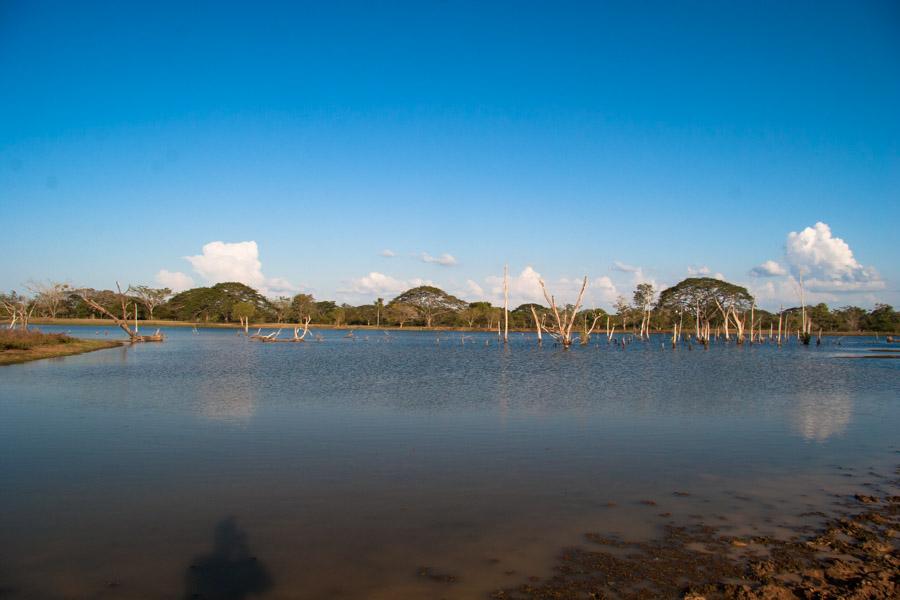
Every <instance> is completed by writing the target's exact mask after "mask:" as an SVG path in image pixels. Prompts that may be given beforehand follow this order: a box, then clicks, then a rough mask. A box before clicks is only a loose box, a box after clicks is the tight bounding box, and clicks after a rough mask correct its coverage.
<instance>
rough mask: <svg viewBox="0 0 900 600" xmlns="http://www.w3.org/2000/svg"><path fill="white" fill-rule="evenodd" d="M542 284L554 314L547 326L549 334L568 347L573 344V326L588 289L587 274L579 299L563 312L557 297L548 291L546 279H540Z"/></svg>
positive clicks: (545, 296)
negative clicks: (560, 309) (557, 303)
mask: <svg viewBox="0 0 900 600" xmlns="http://www.w3.org/2000/svg"><path fill="white" fill-rule="evenodd" d="M538 281H539V282H540V284H541V290H542V291H543V292H544V298H545V299H546V300H547V303H548V304H549V305H550V311H551V312H552V314H553V321H555V323H554V322H553V321H551V323H550V326H549V327H547V328H546V329H547V334H548V335H550V337H552V338H553V339H555V340H556V341H557V342H559V343H560V344H562V345H563V347H564V348H568V347H569V346H571V345H572V327H573V326H574V325H575V317H576V316H577V315H578V309H579V307H581V300H582V298H584V291H585V290H586V289H587V283H588V278H587V276H586V275H585V277H584V282H583V283H582V284H581V291H580V292H578V300H576V301H575V305H574V306H573V307H572V309H571V310H570V309H569V308H565V309H563V311H562V314H560V312H559V308H557V306H556V298H555V297H554V296H551V295H550V293H549V292H547V286H546V285H544V280H543V279H539V280H538Z"/></svg>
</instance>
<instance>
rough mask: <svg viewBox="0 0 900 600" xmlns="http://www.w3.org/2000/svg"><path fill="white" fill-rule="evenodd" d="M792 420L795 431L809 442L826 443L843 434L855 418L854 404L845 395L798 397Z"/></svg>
mask: <svg viewBox="0 0 900 600" xmlns="http://www.w3.org/2000/svg"><path fill="white" fill-rule="evenodd" d="M792 412H793V414H792V416H791V419H792V421H793V425H794V429H795V430H796V431H797V433H799V434H800V435H801V436H803V437H804V438H805V439H807V440H815V441H817V442H824V441H825V440H827V439H828V438H830V437H831V436H833V435H837V434H840V433H843V432H844V430H845V429H847V425H849V424H850V418H851V417H852V416H853V402H852V401H851V400H850V398H849V397H848V396H846V395H843V394H821V395H806V394H804V395H802V396H798V397H797V399H796V402H795V403H794V409H793V411H792Z"/></svg>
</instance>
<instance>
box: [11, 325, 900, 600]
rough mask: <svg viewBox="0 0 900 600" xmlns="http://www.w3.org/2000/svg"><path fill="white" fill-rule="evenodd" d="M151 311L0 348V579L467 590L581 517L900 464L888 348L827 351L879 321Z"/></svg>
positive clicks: (541, 554) (857, 344)
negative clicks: (504, 334) (128, 338)
mask: <svg viewBox="0 0 900 600" xmlns="http://www.w3.org/2000/svg"><path fill="white" fill-rule="evenodd" d="M44 329H45V330H52V329H54V328H50V327H46V328H44ZM56 329H69V330H72V333H73V334H75V335H79V336H83V337H91V336H101V337H104V336H105V335H109V336H110V337H117V336H118V335H119V334H118V333H116V330H114V329H98V328H96V327H91V328H76V327H72V328H56ZM166 333H167V334H168V336H169V337H168V339H167V341H166V342H165V343H164V344H147V345H140V346H136V347H131V348H118V349H112V350H104V351H100V352H95V353H91V354H85V355H80V356H73V357H67V358H63V359H55V360H44V361H39V362H34V363H28V364H24V365H15V366H9V367H3V368H2V369H0V597H7V596H8V597H10V598H50V599H53V598H173V597H176V598H177V597H191V595H192V594H194V593H200V594H205V595H204V596H203V597H217V596H216V593H217V590H221V589H223V588H229V589H231V590H232V591H235V593H234V594H232V595H228V596H223V597H228V598H243V597H252V596H253V595H254V594H262V595H264V596H265V597H267V598H432V597H445V598H471V597H484V595H485V594H486V593H487V592H488V591H490V590H492V589H496V588H498V587H501V586H511V585H514V584H517V583H520V582H522V581H524V580H525V578H526V577H527V576H529V575H538V576H543V575H546V574H548V573H549V572H550V569H551V567H552V564H553V559H554V557H555V556H556V555H557V554H558V552H559V549H560V548H562V547H564V546H567V545H573V544H578V543H580V541H581V537H582V535H583V533H585V532H587V531H600V532H607V533H620V534H623V535H627V536H629V537H645V536H651V535H654V534H655V533H656V532H657V530H658V527H659V525H660V524H661V523H663V522H665V521H666V519H664V518H662V517H660V516H659V513H662V512H671V513H672V517H671V518H672V519H673V520H676V521H677V520H679V519H688V518H690V517H689V516H688V515H692V514H698V513H699V514H703V515H705V516H706V517H708V518H710V519H715V520H717V521H718V522H720V523H721V524H723V526H726V527H728V528H731V529H733V530H734V531H736V532H740V531H745V532H746V531H759V530H760V529H761V528H763V529H767V530H771V531H772V532H774V533H777V532H778V529H779V527H781V526H783V525H790V524H791V523H793V522H795V521H796V519H797V515H798V514H799V513H801V512H804V511H808V510H811V509H812V510H827V509H828V508H830V507H832V506H833V505H834V503H835V501H836V500H837V498H836V497H835V494H842V493H848V492H850V491H858V490H859V489H860V487H861V486H865V485H872V484H878V483H879V482H880V481H884V478H885V477H886V476H891V475H892V473H893V470H894V468H895V466H896V463H897V462H900V461H898V458H900V455H898V454H897V452H898V444H900V434H898V424H900V404H898V390H900V360H858V359H849V358H842V356H846V355H852V354H864V353H865V352H866V350H865V349H866V348H869V347H872V346H873V345H874V340H872V339H866V338H844V339H843V340H841V346H837V345H836V341H835V340H830V341H829V343H827V344H824V345H823V346H820V347H800V346H797V345H796V342H794V343H792V344H791V345H790V346H788V347H785V348H782V349H777V348H775V347H772V346H768V345H754V346H745V347H743V348H736V347H734V346H728V347H725V346H723V345H715V344H714V345H713V346H712V347H711V348H710V349H709V350H708V351H704V350H702V349H697V348H694V349H693V350H692V351H690V350H688V348H687V347H681V348H679V349H677V350H675V351H673V350H672V349H670V348H668V347H665V348H663V347H662V346H661V344H662V341H663V338H662V337H660V338H654V340H653V341H651V342H649V343H635V344H632V345H630V346H628V347H627V349H625V350H622V349H620V348H617V347H613V346H609V345H607V344H606V340H605V337H603V336H599V337H595V338H594V342H593V343H592V344H591V345H590V346H588V347H576V348H574V349H573V350H571V351H568V352H564V351H561V350H560V349H558V348H555V347H553V346H552V345H550V344H545V345H544V347H543V348H538V347H536V345H535V343H534V340H533V336H531V335H527V336H526V335H519V334H514V336H513V340H512V343H511V344H510V345H509V347H507V348H503V347H500V346H498V344H497V342H496V337H495V336H493V335H481V334H476V335H471V334H467V335H466V336H465V337H463V336H462V335H461V334H459V333H452V334H449V333H441V334H435V333H433V332H428V333H426V332H402V333H394V334H393V335H391V336H390V337H388V336H385V335H384V334H382V333H381V332H357V334H356V338H355V339H348V338H345V337H343V333H344V332H328V331H326V332H322V333H323V335H324V336H325V341H324V342H323V343H316V342H310V343H304V344H260V343H254V342H250V341H247V340H246V339H243V338H241V337H239V336H237V335H236V334H235V333H234V331H227V330H201V331H200V333H199V334H194V333H192V332H191V330H190V329H171V330H167V331H166ZM438 337H439V341H438ZM673 491H684V492H689V493H690V496H674V495H673ZM642 500H653V501H655V502H656V503H657V506H649V505H648V504H645V503H642V502H641V501H642ZM422 567H429V568H430V569H431V571H429V572H430V573H438V574H450V575H454V576H455V577H456V578H457V579H458V581H457V582H455V583H445V582H440V581H433V580H432V579H430V578H428V577H422V576H421V575H418V574H417V571H419V570H420V568H422Z"/></svg>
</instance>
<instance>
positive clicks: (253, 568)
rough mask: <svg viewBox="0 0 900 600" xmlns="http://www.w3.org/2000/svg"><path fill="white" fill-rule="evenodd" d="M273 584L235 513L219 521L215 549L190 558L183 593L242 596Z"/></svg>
mask: <svg viewBox="0 0 900 600" xmlns="http://www.w3.org/2000/svg"><path fill="white" fill-rule="evenodd" d="M271 587H272V578H271V577H270V576H269V572H268V570H267V569H266V567H265V565H263V564H262V563H261V562H260V561H259V560H257V558H256V557H255V556H253V555H252V553H251V552H250V548H249V547H248V546H247V535H246V534H245V533H244V532H243V531H242V530H241V529H240V528H239V527H238V526H237V522H236V521H235V519H234V517H226V518H225V519H222V520H221V521H220V522H219V523H218V525H216V530H215V534H214V540H213V551H212V552H211V553H210V554H206V555H203V556H199V557H197V558H195V559H194V560H192V561H191V564H190V566H189V567H188V569H187V573H186V574H185V585H184V588H185V591H184V597H185V598H190V599H198V598H211V599H216V600H241V599H242V598H247V597H249V596H254V595H257V594H263V593H265V592H267V591H268V590H269V589H270V588H271Z"/></svg>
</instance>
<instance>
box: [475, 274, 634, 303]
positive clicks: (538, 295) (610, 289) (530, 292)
mask: <svg viewBox="0 0 900 600" xmlns="http://www.w3.org/2000/svg"><path fill="white" fill-rule="evenodd" d="M540 280H541V274H540V273H538V272H537V271H535V270H534V268H533V267H532V266H531V265H529V266H527V267H525V268H524V269H522V272H521V273H519V274H518V275H512V276H510V279H509V304H510V306H512V307H516V306H519V305H520V304H526V303H531V302H535V303H538V304H546V303H547V301H546V300H545V299H544V293H543V292H542V291H541V283H540ZM485 281H486V282H487V284H488V286H489V297H488V300H490V301H491V302H493V303H494V304H496V305H500V304H502V303H503V277H502V276H499V275H492V276H490V277H487V278H486V279H485ZM583 281H584V280H583V279H580V278H574V279H569V278H566V277H563V278H561V279H558V280H556V281H545V282H544V283H545V284H546V285H547V291H548V292H549V293H550V294H553V296H554V297H555V298H556V302H557V304H559V305H564V304H566V303H570V302H575V300H576V299H577V298H578V292H579V291H580V290H581V284H582V282H583ZM617 293H618V292H617V290H616V286H615V284H614V283H613V282H612V280H611V279H610V278H609V277H606V276H603V277H598V278H596V279H594V280H592V281H589V282H588V287H587V290H586V291H585V295H584V305H585V306H588V307H590V306H594V305H596V304H597V303H598V302H602V303H612V302H613V301H614V300H615V298H616V295H617Z"/></svg>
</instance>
